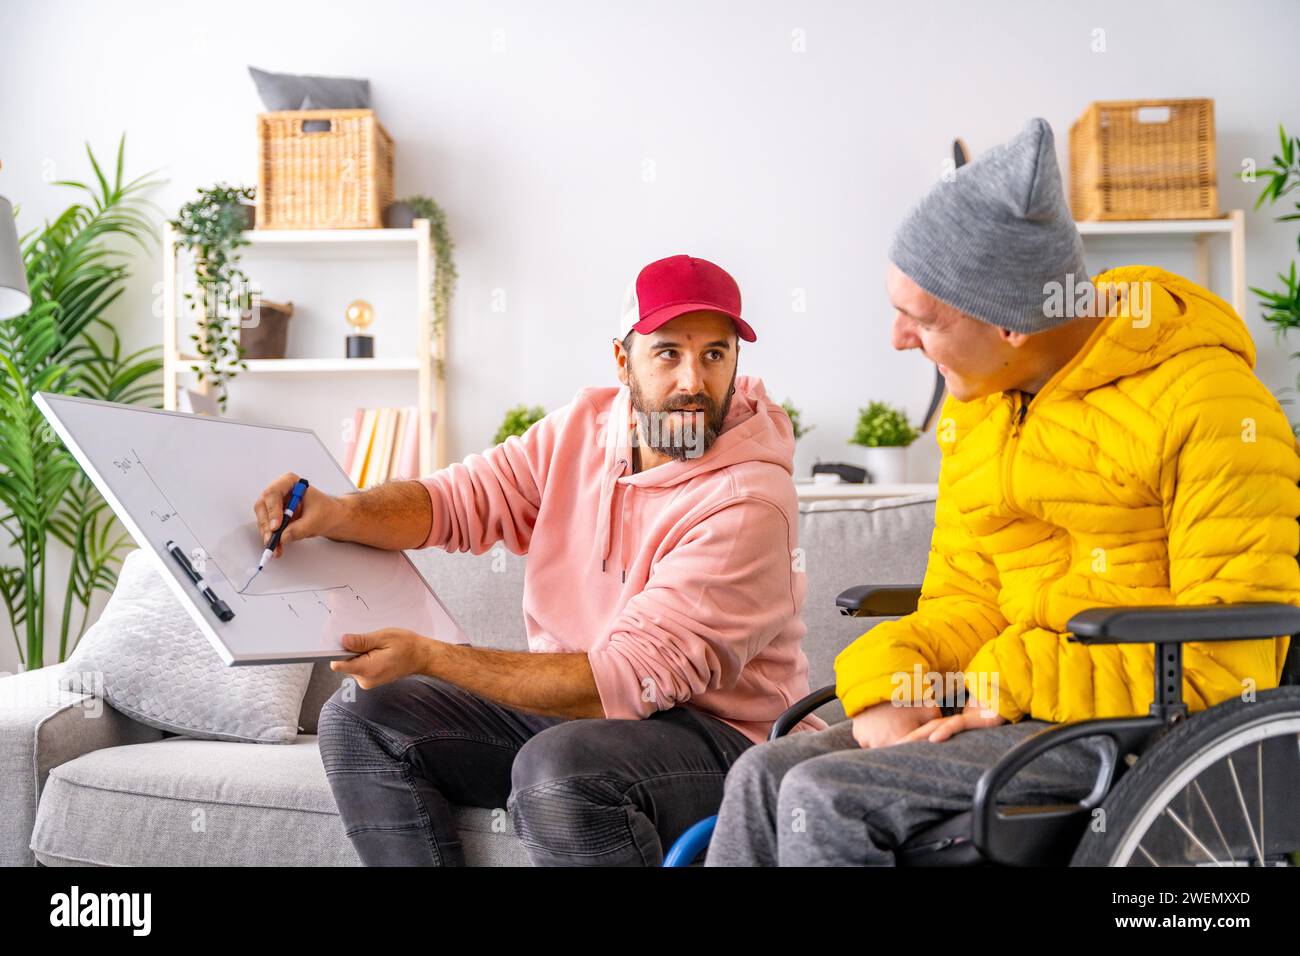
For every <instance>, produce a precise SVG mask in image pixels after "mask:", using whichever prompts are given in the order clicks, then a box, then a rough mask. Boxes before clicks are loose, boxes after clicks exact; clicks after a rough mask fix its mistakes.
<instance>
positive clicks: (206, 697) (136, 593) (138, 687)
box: [61, 550, 312, 744]
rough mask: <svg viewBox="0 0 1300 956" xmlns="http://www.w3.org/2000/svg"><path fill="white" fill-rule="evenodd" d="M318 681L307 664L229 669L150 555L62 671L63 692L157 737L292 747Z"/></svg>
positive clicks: (127, 565) (129, 568)
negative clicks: (88, 698) (99, 702)
mask: <svg viewBox="0 0 1300 956" xmlns="http://www.w3.org/2000/svg"><path fill="white" fill-rule="evenodd" d="M311 672H312V665H311V664H310V663H304V664H254V665H245V666H240V667H227V666H226V665H225V663H224V662H223V661H222V660H221V658H220V656H218V654H217V652H216V651H215V650H214V649H213V647H212V645H211V644H210V643H209V642H208V639H207V638H206V637H204V636H203V634H202V632H201V631H199V629H198V627H197V626H196V625H195V624H194V621H193V620H191V618H190V616H189V614H188V613H187V612H186V610H185V608H183V607H182V606H181V604H180V602H179V601H177V600H176V597H175V596H174V595H173V594H172V592H171V590H170V589H169V588H168V586H167V583H166V582H165V581H163V579H162V576H161V575H160V574H159V573H158V571H157V569H156V568H155V567H154V565H153V562H152V559H151V558H150V557H149V555H147V554H145V552H144V551H141V550H136V551H132V552H131V553H130V554H128V555H127V556H126V561H125V562H123V564H122V573H121V575H120V576H119V577H118V579H117V587H116V588H115V589H114V590H113V594H112V596H111V597H110V598H109V599H108V604H107V605H106V606H105V608H104V613H103V614H101V615H100V617H99V620H97V621H96V622H95V623H94V624H92V625H91V626H90V628H88V629H87V631H86V633H85V634H84V635H82V638H81V640H80V641H79V642H78V644H77V646H76V649H75V650H74V651H73V652H72V656H71V657H70V658H68V661H67V663H66V664H65V665H64V671H63V676H62V678H61V684H62V686H63V687H65V688H66V689H68V690H72V691H77V692H79V693H84V694H94V695H95V696H97V697H101V698H103V699H104V700H105V701H107V702H108V703H109V704H111V705H112V706H113V707H115V708H116V709H117V710H120V711H121V712H122V713H124V714H126V715H127V716H129V717H131V718H133V719H135V720H138V721H140V723H142V724H148V725H149V726H150V727H157V728H159V729H160V730H168V731H171V732H173V733H177V734H185V735H187V736H190V737H198V738H202V739H205V740H234V741H239V742H242V743H261V744H287V743H292V742H293V740H294V738H295V737H296V736H297V735H298V714H299V711H300V710H301V709H302V699H303V695H304V694H306V692H307V683H308V681H309V680H310V679H311Z"/></svg>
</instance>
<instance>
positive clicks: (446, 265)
mask: <svg viewBox="0 0 1300 956" xmlns="http://www.w3.org/2000/svg"><path fill="white" fill-rule="evenodd" d="M401 202H403V203H405V204H406V205H408V206H410V207H411V210H412V211H413V212H414V213H415V218H416V219H427V220H429V237H430V239H431V240H432V241H433V261H434V265H435V268H434V273H433V330H432V332H433V338H434V340H435V341H438V340H439V339H440V337H441V335H442V332H443V330H444V329H445V328H446V327H447V317H448V316H449V315H450V314H451V295H452V292H453V290H454V289H455V288H456V261H455V259H454V258H453V257H452V252H453V251H454V250H455V248H456V244H455V243H454V242H453V241H452V238H451V231H450V230H449V229H448V228H447V214H446V213H445V212H443V211H442V207H441V206H439V205H438V204H437V203H436V202H434V201H433V200H432V199H430V198H429V197H428V196H408V197H406V198H405V199H403V200H401ZM435 364H436V365H437V374H438V378H442V377H443V362H442V356H441V355H439V356H438V360H437V362H436V363H435Z"/></svg>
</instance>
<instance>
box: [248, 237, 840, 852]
mask: <svg viewBox="0 0 1300 956" xmlns="http://www.w3.org/2000/svg"><path fill="white" fill-rule="evenodd" d="M619 332H620V335H619V338H616V339H614V343H613V344H614V360H615V363H616V368H617V373H618V379H619V381H620V382H621V383H622V385H621V387H618V388H612V387H610V388H586V389H583V390H581V391H579V392H578V393H577V395H575V396H574V398H573V400H572V401H571V402H569V403H568V404H567V405H565V406H564V407H562V408H559V409H557V410H556V411H554V412H551V413H550V414H549V415H547V416H546V417H545V418H543V419H542V420H541V421H539V422H537V423H536V424H535V425H533V426H532V428H530V429H529V430H528V431H527V432H526V433H525V434H524V435H522V436H519V437H511V438H508V439H506V441H505V442H503V443H501V444H500V445H497V446H495V447H493V448H489V449H487V450H486V451H484V452H483V453H482V454H481V455H478V454H472V455H469V456H468V457H466V458H465V460H464V461H462V462H458V463H455V464H452V465H450V466H448V467H447V468H444V469H442V470H440V471H438V472H435V473H434V474H432V475H429V476H427V477H424V478H421V479H419V480H418V481H395V482H388V483H386V484H384V485H381V486H379V487H377V488H374V489H370V490H367V491H364V492H359V493H355V494H350V495H344V496H342V497H338V498H332V497H330V496H328V495H325V494H324V493H322V492H320V491H318V490H317V489H315V488H310V489H308V491H307V495H306V497H305V498H304V500H303V502H302V505H301V507H300V510H299V513H298V516H297V517H295V518H294V519H293V520H292V521H291V522H290V523H289V524H288V526H287V527H286V528H285V530H284V532H283V534H282V536H281V538H280V544H281V547H283V546H284V545H285V544H289V543H292V542H293V541H295V540H298V539H302V538H307V537H311V536H313V535H323V536H325V537H328V538H332V539H334V540H339V541H355V542H359V543H362V544H367V545H371V546H374V547H380V548H389V549H404V548H419V547H440V548H444V549H446V550H448V551H471V552H473V553H474V554H482V553H483V552H485V551H487V550H488V549H489V548H491V547H493V546H494V545H495V544H497V543H498V542H500V543H502V544H503V545H504V546H505V547H506V548H509V549H510V550H511V551H513V552H514V553H516V554H527V555H528V563H527V568H526V571H525V577H524V602H523V612H524V622H525V625H526V629H527V635H528V647H529V649H528V651H519V652H516V651H502V650H492V649H486V648H477V647H472V646H468V645H453V644H446V643H443V642H440V641H435V640H432V639H430V638H428V637H424V636H422V635H420V634H415V633H412V632H410V631H404V630H399V629H386V630H381V631H375V632H372V633H369V634H357V635H347V636H346V637H345V638H344V647H345V648H346V649H347V650H350V651H355V652H357V656H355V657H352V658H349V659H347V660H343V661H333V662H332V663H331V665H330V666H331V667H332V668H333V669H334V670H336V671H343V672H346V673H348V674H351V675H353V676H354V677H355V678H356V685H357V687H359V688H360V690H356V689H355V688H352V687H349V686H348V684H347V683H345V685H344V686H343V687H341V688H340V689H339V691H338V692H336V693H335V694H334V696H333V697H331V698H330V699H329V700H328V701H327V702H326V703H325V705H324V707H323V708H322V710H321V715H320V722H319V735H320V752H321V758H322V761H323V763H324V765H325V772H326V775H327V778H328V780H329V783H330V787H331V789H332V790H333V793H334V798H335V802H336V804H337V805H338V809H339V814H340V816H341V817H342V819H343V823H344V827H345V830H346V832H347V834H348V837H349V839H351V841H352V844H353V846H354V847H355V848H356V850H357V853H358V855H359V856H360V858H361V860H362V862H363V863H365V864H367V865H444V866H446V865H461V864H463V862H464V853H463V849H462V847H461V842H460V837H459V834H458V832H457V829H456V825H455V822H454V820H453V817H452V812H451V806H452V805H453V804H456V805H466V806H478V807H489V808H500V807H503V806H504V807H505V808H507V809H508V810H509V812H510V816H511V819H512V821H513V824H514V827H515V832H516V833H517V834H518V836H519V838H520V840H521V841H522V842H523V844H524V846H525V847H526V848H527V851H528V853H529V855H530V856H531V858H532V860H533V862H534V863H536V864H539V865H575V864H580V865H628V866H642V865H651V866H653V865H658V864H660V863H662V861H663V848H664V847H665V846H669V845H671V843H672V841H673V840H675V839H676V838H677V837H678V836H679V835H680V834H681V833H682V832H683V831H684V830H685V829H686V828H687V827H689V826H690V825H691V824H692V823H694V822H696V821H697V820H699V819H701V818H703V817H706V816H709V815H711V814H713V813H716V812H717V809H718V806H719V804H720V803H721V800H722V793H723V780H724V778H725V777H726V774H727V770H728V768H729V767H730V766H731V765H732V763H733V762H734V761H735V760H736V759H737V758H738V757H739V756H740V754H741V753H743V752H744V751H745V750H746V748H748V747H749V746H750V745H752V744H753V743H755V742H758V741H761V740H763V739H764V738H765V737H766V735H767V733H768V730H769V729H770V727H771V725H772V722H773V721H774V720H775V719H776V718H777V717H778V716H779V715H780V714H781V713H782V711H784V710H785V709H786V708H788V707H789V706H790V705H791V704H793V703H794V702H795V701H796V700H798V699H799V698H800V697H803V696H804V695H805V694H807V693H808V676H807V675H808V664H807V659H806V658H805V657H804V654H803V651H802V649H801V647H800V641H801V639H802V637H803V634H804V625H803V622H802V621H801V619H800V613H801V611H802V607H803V600H804V592H805V582H804V577H803V574H802V572H801V571H800V570H799V569H798V567H797V562H796V560H795V554H794V552H795V549H796V547H797V534H798V510H797V507H796V499H795V489H794V483H793V455H794V436H793V432H792V429H791V425H790V420H789V418H788V417H787V416H786V414H785V412H784V411H783V410H782V409H781V407H780V406H779V405H777V404H776V403H774V402H772V401H771V400H770V399H769V398H768V396H767V393H766V391H765V390H764V388H763V384H762V382H761V381H759V380H758V379H754V378H751V377H748V376H740V375H737V368H738V360H739V353H740V343H739V339H744V340H745V341H747V342H753V341H755V340H756V336H755V334H754V331H753V329H752V328H751V327H750V326H749V324H748V323H747V322H746V321H745V320H744V319H742V318H741V315H740V290H739V288H738V287H737V286H736V282H735V280H734V279H732V277H731V276H730V275H728V274H727V273H726V272H725V271H723V270H722V269H721V268H719V267H718V266H716V265H714V264H713V263H711V262H707V261H705V260H703V259H697V258H693V257H690V256H684V255H679V256H672V257H669V258H667V259H661V260H659V261H658V262H654V263H651V264H650V265H648V266H646V267H645V268H644V269H642V270H641V272H640V274H639V275H638V276H637V278H636V280H635V281H634V282H633V283H632V284H631V285H630V286H629V288H628V294H627V299H626V302H625V305H624V309H623V315H622V319H621V323H620V329H619ZM296 480H297V476H296V475H293V474H288V475H284V476H282V477H281V478H279V479H278V480H277V481H275V482H274V483H273V484H271V485H270V486H269V487H268V488H267V489H266V491H265V492H263V494H262V496H261V497H260V498H259V499H258V501H257V503H256V505H255V507H254V512H255V514H256V515H257V518H258V522H259V525H260V527H261V530H262V534H263V537H264V540H267V541H269V539H270V536H271V533H272V532H273V531H274V530H275V527H276V525H277V524H278V522H279V520H280V515H281V514H282V511H283V508H284V504H285V502H286V501H287V499H288V496H289V491H290V489H291V488H292V486H293V484H294V482H295V481H296ZM466 623H467V626H468V628H469V631H470V636H471V639H472V637H473V633H472V632H473V622H472V621H471V622H466ZM824 728H825V723H824V722H822V721H820V720H819V719H817V718H815V717H813V718H809V719H808V720H807V721H805V722H804V723H802V724H800V725H799V727H798V728H796V729H797V730H820V729H824Z"/></svg>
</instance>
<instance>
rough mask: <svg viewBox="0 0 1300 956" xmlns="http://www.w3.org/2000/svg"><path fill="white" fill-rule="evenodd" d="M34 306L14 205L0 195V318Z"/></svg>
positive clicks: (18, 313) (19, 312) (22, 311)
mask: <svg viewBox="0 0 1300 956" xmlns="http://www.w3.org/2000/svg"><path fill="white" fill-rule="evenodd" d="M31 307H32V296H31V292H29V291H28V289H27V269H26V268H25V267H24V266H23V253H22V250H21V249H20V248H18V224H17V223H15V222H14V207H13V206H11V205H10V204H9V200H8V199H5V197H4V196H0V319H8V318H12V317H13V316H15V315H22V314H23V313H24V312H26V311H27V310H28V309H30V308H31Z"/></svg>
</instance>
